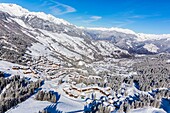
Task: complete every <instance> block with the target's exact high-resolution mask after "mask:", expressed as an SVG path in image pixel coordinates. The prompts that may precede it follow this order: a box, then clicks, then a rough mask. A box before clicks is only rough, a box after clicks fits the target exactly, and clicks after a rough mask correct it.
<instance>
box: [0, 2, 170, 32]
mask: <svg viewBox="0 0 170 113" xmlns="http://www.w3.org/2000/svg"><path fill="white" fill-rule="evenodd" d="M0 2H2V3H15V4H18V5H21V6H22V7H24V8H27V9H28V10H30V11H41V12H45V13H50V14H52V15H54V16H56V17H59V18H63V19H65V20H67V21H69V22H70V23H73V24H75V25H77V26H85V27H121V28H128V29H131V30H134V31H136V32H142V33H155V34H163V33H169V34H170V0H0Z"/></svg>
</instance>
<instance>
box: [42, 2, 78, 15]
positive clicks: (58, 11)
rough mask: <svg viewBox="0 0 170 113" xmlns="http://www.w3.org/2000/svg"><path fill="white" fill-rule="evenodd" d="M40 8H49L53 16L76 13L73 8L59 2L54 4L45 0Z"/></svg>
mask: <svg viewBox="0 0 170 113" xmlns="http://www.w3.org/2000/svg"><path fill="white" fill-rule="evenodd" d="M41 6H45V7H49V9H50V11H51V13H53V14H54V15H63V14H67V13H72V12H76V9H75V8H73V7H71V6H69V5H66V4H63V3H60V2H56V1H54V0H46V1H44V2H43V4H42V5H41Z"/></svg>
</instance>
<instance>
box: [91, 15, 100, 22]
mask: <svg viewBox="0 0 170 113" xmlns="http://www.w3.org/2000/svg"><path fill="white" fill-rule="evenodd" d="M90 18H91V19H93V20H95V21H96V20H100V19H101V18H102V17H101V16H91V17H90Z"/></svg>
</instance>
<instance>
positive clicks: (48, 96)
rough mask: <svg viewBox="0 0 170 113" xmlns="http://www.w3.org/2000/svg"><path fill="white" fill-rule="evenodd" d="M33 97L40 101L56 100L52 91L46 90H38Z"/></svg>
mask: <svg viewBox="0 0 170 113" xmlns="http://www.w3.org/2000/svg"><path fill="white" fill-rule="evenodd" d="M35 99H36V100H40V101H49V102H53V103H56V102H57V97H56V94H55V93H54V92H52V91H48V92H45V91H38V93H37V94H36V97H35Z"/></svg>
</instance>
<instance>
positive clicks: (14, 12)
mask: <svg viewBox="0 0 170 113" xmlns="http://www.w3.org/2000/svg"><path fill="white" fill-rule="evenodd" d="M0 11H3V12H6V13H8V14H10V15H11V16H20V17H21V16H26V17H27V16H29V17H30V16H32V17H34V16H37V17H38V18H41V19H44V20H48V21H52V22H54V23H55V24H65V25H70V23H69V22H67V21H65V20H63V19H59V18H56V17H54V16H52V15H50V14H45V13H44V12H30V11H28V10H27V9H25V8H23V7H21V6H19V5H16V4H7V3H1V4H0Z"/></svg>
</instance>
